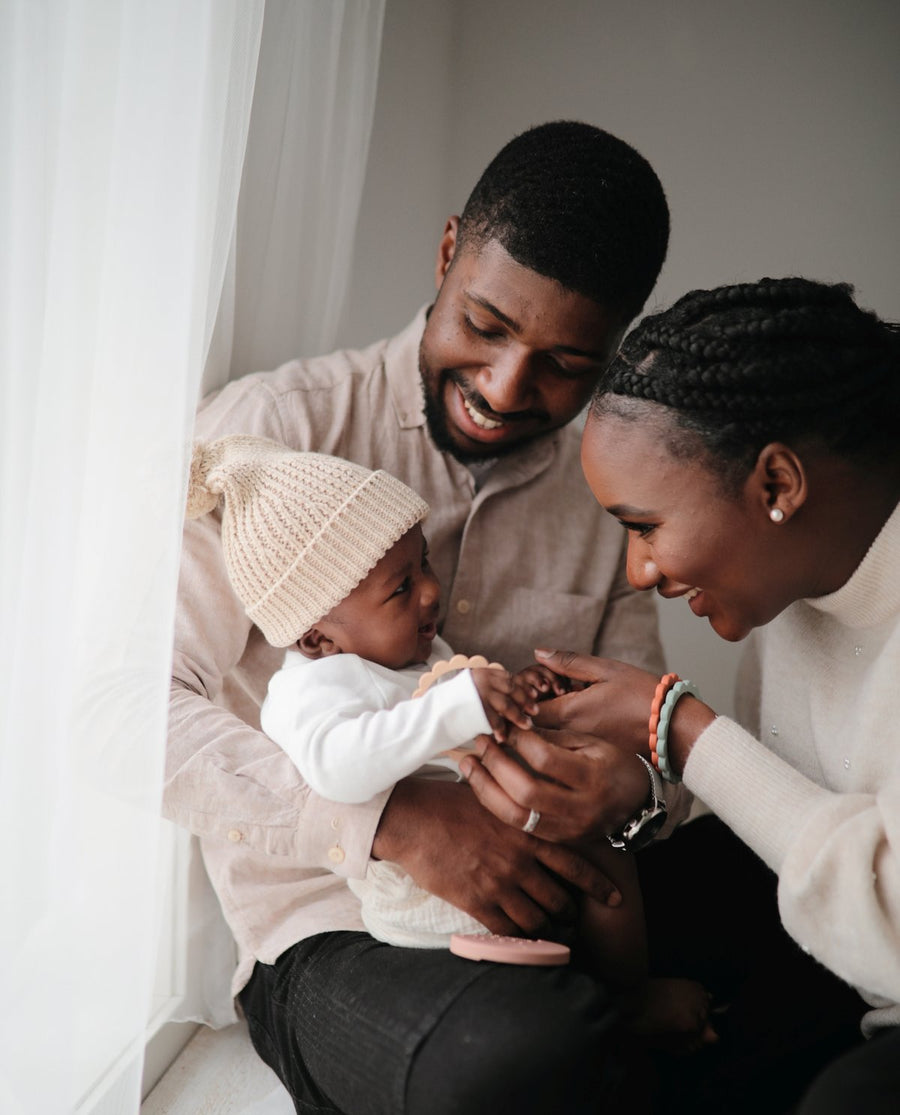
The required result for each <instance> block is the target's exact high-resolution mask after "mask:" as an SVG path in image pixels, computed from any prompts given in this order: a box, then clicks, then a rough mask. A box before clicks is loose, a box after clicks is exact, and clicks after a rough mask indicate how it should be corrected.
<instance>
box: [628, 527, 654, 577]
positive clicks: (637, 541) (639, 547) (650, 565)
mask: <svg viewBox="0 0 900 1115" xmlns="http://www.w3.org/2000/svg"><path fill="white" fill-rule="evenodd" d="M625 572H626V575H627V577H628V583H629V584H630V585H631V586H632V588H636V589H648V588H655V587H656V586H657V585H658V584H659V582H660V572H659V569H658V568H657V566H656V562H655V561H654V560H653V554H652V552H651V550H650V547H649V546H648V545H647V543H646V542H644V540H643V539H642V538H640V537H639V536H635V535H631V536H629V539H628V555H627V558H626V562H625Z"/></svg>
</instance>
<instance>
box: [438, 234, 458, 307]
mask: <svg viewBox="0 0 900 1115" xmlns="http://www.w3.org/2000/svg"><path fill="white" fill-rule="evenodd" d="M458 232H459V217H448V219H447V224H446V227H445V228H444V235H443V236H442V237H441V242H440V244H439V245H438V254H437V261H436V262H435V267H434V285H435V288H436V289H437V290H440V289H441V283H442V282H443V281H444V276H445V275H446V274H447V272H448V271H449V270H450V264H451V263H452V262H453V257H454V256H455V255H456V237H457V233H458Z"/></svg>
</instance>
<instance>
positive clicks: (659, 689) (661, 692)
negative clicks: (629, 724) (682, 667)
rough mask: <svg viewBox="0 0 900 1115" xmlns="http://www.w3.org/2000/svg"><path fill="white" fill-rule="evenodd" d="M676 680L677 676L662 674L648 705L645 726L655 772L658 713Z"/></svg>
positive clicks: (656, 765) (657, 766)
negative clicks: (648, 734)
mask: <svg viewBox="0 0 900 1115" xmlns="http://www.w3.org/2000/svg"><path fill="white" fill-rule="evenodd" d="M678 680H679V678H678V674H663V676H662V677H661V678H660V679H659V683H658V684H657V686H656V692H655V693H654V694H653V703H652V704H651V705H650V721H649V724H648V725H647V727H648V731H649V733H650V759H651V761H652V763H653V765H654V766H655V767H656V769H657V770H659V762H658V760H657V757H656V731H657V728H658V726H659V711H660V709H661V708H662V703H663V698H664V697H665V695H666V694H667V693H668V692H669V689H670V688H671V687H672V685H673V683H674V682H676V681H678Z"/></svg>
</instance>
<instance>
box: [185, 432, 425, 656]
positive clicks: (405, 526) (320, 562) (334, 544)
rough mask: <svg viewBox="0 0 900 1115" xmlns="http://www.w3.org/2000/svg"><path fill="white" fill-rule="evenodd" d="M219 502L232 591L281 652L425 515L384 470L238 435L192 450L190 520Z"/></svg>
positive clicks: (411, 495)
mask: <svg viewBox="0 0 900 1115" xmlns="http://www.w3.org/2000/svg"><path fill="white" fill-rule="evenodd" d="M220 499H224V508H223V511H222V548H223V550H224V553H225V565H226V567H227V569H228V576H229V577H230V579H231V585H232V588H233V589H234V591H235V593H237V595H238V597H239V598H240V600H241V602H242V603H243V605H244V608H245V609H246V611H247V615H248V616H249V618H250V619H251V620H252V621H253V622H254V623H255V624H256V625H257V626H258V627H259V628H260V630H261V631H262V633H263V635H265V637H266V639H267V640H268V641H269V643H270V644H271V645H272V646H275V647H286V646H290V645H291V644H292V643H295V642H296V641H297V639H299V638H300V636H301V635H302V634H303V633H304V632H305V631H308V630H309V628H310V627H312V626H313V624H315V623H316V622H317V621H318V620H320V619H321V618H322V617H323V616H326V615H327V614H328V613H329V612H330V611H331V609H332V608H334V607H336V606H337V605H338V604H340V602H341V601H342V600H343V599H344V598H345V597H346V596H348V595H349V594H350V592H352V591H353V589H354V588H356V586H357V585H358V584H359V582H360V581H361V580H362V579H363V578H364V577H365V576H366V574H367V573H368V572H369V570H371V569H372V568H373V566H375V565H376V564H377V563H378V562H379V561H380V560H381V558H382V557H384V555H385V554H386V553H387V552H388V550H389V549H390V548H391V546H393V545H394V543H395V542H396V541H398V539H400V538H402V536H403V535H404V534H406V532H407V531H408V530H409V529H410V528H411V527H413V526H415V524H416V523H418V522H421V521H422V519H424V518H425V516H426V515H427V514H428V504H427V503H425V501H424V500H423V499H420V498H419V496H417V495H416V493H415V492H413V491H412V490H411V489H410V488H408V487H407V486H406V485H405V484H402V483H401V482H400V481H399V480H397V479H396V478H395V477H393V476H391V475H390V474H389V473H387V472H382V471H380V470H379V471H378V472H372V471H371V470H369V469H367V468H363V467H362V466H361V465H356V464H353V463H352V462H351V461H344V460H341V459H340V458H339V457H329V456H326V455H325V454H324V453H298V452H295V451H293V450H291V449H288V448H287V447H286V446H284V445H279V444H278V442H275V441H269V440H268V439H266V438H259V437H249V436H244V435H240V434H238V435H234V436H232V437H224V438H221V439H219V440H218V441H212V442H197V444H196V445H195V446H194V456H193V460H192V461H191V477H190V484H189V488H188V499H187V512H186V514H187V517H188V518H189V519H196V518H199V516H201V515H205V514H206V513H207V512H209V511H214V510H215V508H216V507H217V506H218V505H219V501H220Z"/></svg>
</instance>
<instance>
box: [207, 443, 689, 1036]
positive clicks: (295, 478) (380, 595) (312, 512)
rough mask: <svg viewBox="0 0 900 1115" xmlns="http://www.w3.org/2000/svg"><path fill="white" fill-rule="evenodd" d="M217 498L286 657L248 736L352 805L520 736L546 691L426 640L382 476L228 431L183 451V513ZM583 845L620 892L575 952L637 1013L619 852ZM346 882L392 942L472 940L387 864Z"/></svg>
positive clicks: (370, 924)
mask: <svg viewBox="0 0 900 1115" xmlns="http://www.w3.org/2000/svg"><path fill="white" fill-rule="evenodd" d="M220 502H222V504H223V510H222V545H223V549H224V556H225V563H226V566H227V569H228V573H229V577H230V579H231V583H232V586H233V588H234V591H235V593H236V595H237V596H238V597H239V598H240V600H241V602H242V603H243V605H244V607H245V609H246V612H247V615H248V617H249V618H250V619H251V620H252V621H253V622H254V623H255V624H256V625H257V626H258V627H259V628H260V629H261V631H262V633H263V635H264V636H265V637H266V639H267V640H268V642H269V643H270V644H271V645H272V646H275V647H285V648H288V649H287V651H286V654H285V659H284V663H283V666H282V668H281V669H280V670H279V671H278V672H277V673H276V674H275V675H274V676H273V678H272V679H271V681H270V683H269V689H268V695H267V697H266V700H265V702H264V704H263V708H262V713H261V724H262V728H263V730H264V731H265V732H266V734H267V735H269V736H270V738H271V739H272V740H274V741H275V742H276V743H277V744H278V745H279V746H280V747H281V748H283V750H284V751H285V752H286V753H287V754H288V755H289V756H290V757H291V759H292V760H293V762H294V763H295V764H296V766H297V767H298V769H299V770H300V772H301V774H302V775H303V777H304V779H305V780H306V781H307V783H308V784H309V786H310V787H311V788H312V789H313V790H315V791H316V792H317V793H318V794H320V795H321V796H322V797H325V798H329V799H331V800H333V801H342V802H364V801H368V800H369V799H371V798H372V797H373V796H375V795H376V794H378V793H380V792H382V791H384V790H386V789H389V788H390V787H391V786H393V784H394V783H395V782H397V781H398V780H399V779H401V778H405V777H407V776H409V775H411V774H418V775H424V776H427V777H444V778H447V777H451V778H456V777H458V771H457V768H456V765H455V761H454V758H453V757H452V756H451V755H450V754H448V753H450V752H454V751H457V750H458V749H459V748H461V747H464V746H465V745H466V744H467V743H469V741H471V740H472V739H473V737H475V736H477V735H479V734H481V733H492V734H493V735H494V736H495V738H496V739H497V740H499V741H501V742H502V741H504V740H505V739H506V735H507V729H508V726H509V725H510V724H513V725H516V726H517V727H519V728H525V729H527V728H530V727H531V724H532V721H531V717H532V716H533V715H534V714H535V713H536V712H537V701H538V700H539V699H540V698H541V697H544V696H550V695H554V694H556V693H559V692H561V687H562V685H563V683H562V682H561V681H560V679H558V678H556V677H555V676H554V675H552V674H551V673H550V671H549V670H546V669H545V668H544V667H541V666H538V665H535V666H532V667H529V668H528V669H526V670H523V671H521V672H520V673H518V674H515V675H513V674H510V673H509V672H507V671H506V670H505V669H503V668H502V667H501V666H499V665H498V664H497V663H493V664H488V663H487V662H486V660H485V659H474V660H466V659H463V661H462V663H460V662H458V661H457V660H456V659H453V658H452V657H451V656H452V653H453V652H452V650H451V648H450V647H448V646H447V644H446V643H444V642H443V641H442V640H441V639H440V637H439V636H438V634H437V626H436V624H437V618H438V613H439V606H440V586H439V584H438V581H437V578H436V577H435V574H434V572H433V570H432V569H431V567H430V565H429V563H428V548H427V544H426V542H425V538H424V536H423V533H422V527H421V523H422V521H423V520H424V519H425V517H426V515H427V514H428V506H427V504H426V503H425V502H424V501H423V500H422V499H421V498H420V497H419V496H418V495H416V493H415V492H413V491H412V490H411V489H410V488H408V487H407V486H406V485H405V484H403V483H401V482H400V481H399V480H397V479H395V478H394V477H393V476H391V475H389V474H388V473H385V472H382V471H376V472H372V471H370V470H369V469H365V468H363V467H361V466H359V465H356V464H353V463H351V462H349V461H345V460H341V459H339V458H336V457H329V456H326V455H323V454H318V453H301V452H294V451H291V450H289V449H287V448H285V447H284V446H282V445H279V444H277V443H275V442H272V441H268V440H265V439H261V438H255V437H249V436H242V435H237V436H232V437H226V438H222V439H221V440H219V441H215V442H211V443H207V444H199V445H197V446H196V448H195V452H194V458H193V462H192V468H191V481H190V490H189V493H188V515H189V516H190V517H195V516H198V515H201V514H204V513H206V512H209V511H212V510H214V509H215V508H216V507H217V506H218V505H219V503H220ZM460 657H461V656H460ZM460 666H463V667H464V668H460ZM583 851H584V853H585V855H587V856H588V858H590V859H591V860H592V861H593V862H595V863H596V864H597V865H598V866H600V867H601V869H602V870H603V871H604V872H605V873H606V874H607V875H608V877H609V878H610V879H611V880H612V882H613V883H614V884H615V885H616V887H617V888H618V890H619V892H620V893H621V895H622V902H621V904H620V905H619V906H617V907H609V906H602V905H601V904H599V903H597V902H593V901H589V900H585V901H584V902H583V904H582V905H583V918H582V923H583V925H582V929H583V932H582V934H581V937H582V945H583V951H584V955H585V956H586V957H587V960H588V964H589V966H590V967H591V969H592V970H593V971H594V972H596V974H598V975H599V976H601V977H602V978H603V979H604V980H605V981H606V982H607V983H608V984H609V985H610V986H611V987H612V988H613V989H618V990H620V991H622V992H623V993H627V994H637V996H638V999H639V1000H640V1007H641V1009H643V1008H644V1005H645V998H646V997H645V996H644V995H643V989H644V988H645V987H646V983H647V981H646V966H647V959H646V942H645V936H644V925H643V912H642V905H641V900H640V891H639V888H638V886H637V881H636V874H635V872H634V869H633V864H632V862H631V857H630V856H627V855H623V854H621V853H620V852H618V851H615V850H614V849H613V848H612V847H611V846H610V845H609V844H608V843H607V842H606V841H605V840H599V841H597V842H594V843H592V844H591V846H590V848H589V849H583ZM349 885H350V887H351V889H352V890H353V891H354V893H356V894H357V896H358V897H359V898H360V901H361V906H362V919H363V923H364V924H365V926H366V929H367V930H368V931H369V933H371V934H372V936H373V937H375V938H377V939H378V940H381V941H385V942H387V943H389V944H393V945H402V946H407V947H417V948H446V947H447V946H448V945H449V943H450V937H451V935H452V934H454V933H473V932H482V933H484V932H486V930H485V927H484V926H483V925H481V924H480V923H479V922H477V921H476V920H475V919H474V918H472V917H470V916H469V915H468V914H466V913H464V912H463V911H461V910H459V909H457V908H456V907H454V906H451V905H450V904H449V903H447V902H445V901H443V900H442V899H440V898H438V897H436V896H434V895H431V894H429V893H428V892H426V891H424V890H422V889H421V888H420V887H419V886H418V885H417V884H416V883H414V882H413V880H412V879H411V878H410V877H409V876H408V875H407V874H406V872H405V871H403V870H402V869H401V868H400V867H399V866H398V865H397V864H393V863H388V862H384V861H370V864H369V867H368V870H367V874H366V877H365V879H362V880H360V879H355V880H354V879H351V880H349ZM693 1025H694V1024H693V1023H692V1024H691V1026H690V1027H688V1028H690V1029H693Z"/></svg>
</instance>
